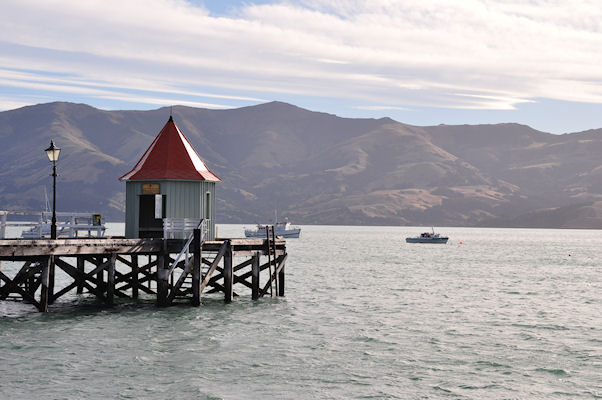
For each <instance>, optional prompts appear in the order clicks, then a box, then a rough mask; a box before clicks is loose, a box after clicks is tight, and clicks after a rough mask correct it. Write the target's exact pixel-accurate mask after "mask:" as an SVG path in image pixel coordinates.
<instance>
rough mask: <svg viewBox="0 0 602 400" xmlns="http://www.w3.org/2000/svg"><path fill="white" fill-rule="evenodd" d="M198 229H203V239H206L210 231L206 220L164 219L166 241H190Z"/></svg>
mask: <svg viewBox="0 0 602 400" xmlns="http://www.w3.org/2000/svg"><path fill="white" fill-rule="evenodd" d="M199 225H200V228H199ZM197 228H199V229H201V237H202V238H206V237H207V234H208V229H209V227H208V225H207V220H206V219H202V218H163V238H164V239H188V238H189V237H190V235H191V234H192V231H193V230H195V229H197Z"/></svg>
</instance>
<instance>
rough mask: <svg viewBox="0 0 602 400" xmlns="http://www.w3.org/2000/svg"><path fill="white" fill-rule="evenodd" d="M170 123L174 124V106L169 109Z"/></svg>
mask: <svg viewBox="0 0 602 400" xmlns="http://www.w3.org/2000/svg"><path fill="white" fill-rule="evenodd" d="M168 122H173V106H171V107H170V108H169V121H168Z"/></svg>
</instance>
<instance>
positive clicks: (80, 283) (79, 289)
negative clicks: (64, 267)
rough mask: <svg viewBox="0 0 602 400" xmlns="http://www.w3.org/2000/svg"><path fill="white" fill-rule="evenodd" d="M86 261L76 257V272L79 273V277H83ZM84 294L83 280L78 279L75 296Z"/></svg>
mask: <svg viewBox="0 0 602 400" xmlns="http://www.w3.org/2000/svg"><path fill="white" fill-rule="evenodd" d="M85 262H86V260H85V259H84V258H83V257H77V270H78V271H79V272H80V276H84V275H85V269H84V265H85ZM83 292H84V280H83V279H82V278H79V280H78V282H77V294H82V293H83Z"/></svg>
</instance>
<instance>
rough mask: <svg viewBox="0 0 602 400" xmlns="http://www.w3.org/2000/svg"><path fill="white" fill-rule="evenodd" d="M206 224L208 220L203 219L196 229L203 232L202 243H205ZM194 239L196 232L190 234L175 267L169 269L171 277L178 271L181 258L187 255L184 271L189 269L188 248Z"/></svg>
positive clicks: (175, 262)
mask: <svg viewBox="0 0 602 400" xmlns="http://www.w3.org/2000/svg"><path fill="white" fill-rule="evenodd" d="M206 223H207V220H206V219H204V218H203V219H201V221H200V222H199V224H198V225H197V227H196V229H200V230H201V243H202V242H203V237H204V234H203V233H204V231H205V229H204V228H203V225H205V224H206ZM193 239H194V230H193V231H192V232H191V233H190V235H189V236H188V240H187V241H186V244H185V245H184V248H183V249H182V250H181V251H180V253H178V256H177V257H176V259H175V260H174V262H173V265H172V266H171V268H170V269H169V275H171V274H172V273H173V271H174V270H175V269H176V266H177V265H178V262H180V258H182V256H183V255H184V254H186V259H185V260H184V269H186V268H187V267H188V263H189V257H188V248H189V247H190V244H191V243H192V240H193Z"/></svg>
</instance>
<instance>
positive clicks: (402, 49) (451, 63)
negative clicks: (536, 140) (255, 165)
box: [0, 0, 602, 133]
mask: <svg viewBox="0 0 602 400" xmlns="http://www.w3.org/2000/svg"><path fill="white" fill-rule="evenodd" d="M601 66H602V6H601V3H600V0H522V1H519V0H454V1H450V0H365V1H360V0H298V1H289V0H243V1H234V0H224V1H219V0H119V1H117V0H3V1H2V12H1V13H0V111H5V110H11V109H15V108H19V107H22V106H26V105H31V104H38V103H47V102H52V101H70V102H76V103H86V104H89V105H91V106H94V107H98V108H101V109H106V110H134V109H135V110H150V109H156V108H159V107H163V106H170V105H187V106H192V107H203V108H211V109H230V108H238V107H244V106H250V105H256V104H260V103H265V102H269V101H274V100H277V101H284V102H287V103H291V104H294V105H297V106H299V107H303V108H306V109H309V110H313V111H321V112H327V113H331V114H336V115H338V116H341V117H348V118H381V117H390V118H393V119H395V120H397V121H399V122H403V123H407V124H413V125H439V124H449V125H456V124H489V123H501V122H517V123H521V124H526V125H529V126H531V127H533V128H535V129H538V130H541V131H545V132H551V133H569V132H579V131H584V130H588V129H597V128H602V67H601Z"/></svg>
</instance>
